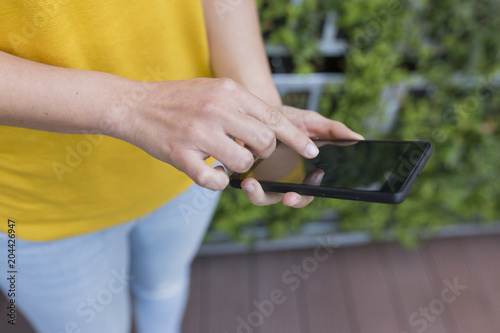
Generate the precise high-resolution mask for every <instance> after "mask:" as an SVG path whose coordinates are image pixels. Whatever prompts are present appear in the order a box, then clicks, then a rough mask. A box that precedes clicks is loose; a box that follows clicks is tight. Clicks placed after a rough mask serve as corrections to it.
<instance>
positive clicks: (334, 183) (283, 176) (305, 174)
mask: <svg viewBox="0 0 500 333" xmlns="http://www.w3.org/2000/svg"><path fill="white" fill-rule="evenodd" d="M314 142H315V144H316V145H317V146H318V148H319V154H318V156H316V157H315V158H313V159H306V158H303V157H302V156H300V155H299V154H297V153H296V152H295V151H293V150H292V149H291V148H290V147H288V146H286V145H285V144H283V143H278V145H277V147H276V150H275V151H274V152H273V154H272V155H271V156H270V157H269V158H266V159H260V158H257V159H256V160H255V163H254V165H253V166H252V168H251V169H250V170H249V171H248V172H246V173H233V174H231V176H230V184H231V186H233V187H236V188H241V182H242V181H243V180H244V179H246V178H255V179H257V180H258V181H259V182H260V184H261V185H262V188H263V189H264V191H269V192H281V193H286V192H297V193H299V194H303V195H310V196H315V197H327V198H336V199H345V200H357V201H366V202H378V203H388V204H398V203H401V202H403V201H404V200H405V198H406V197H407V195H408V193H409V192H410V189H411V187H412V186H413V183H415V181H416V179H417V177H418V176H419V174H420V172H421V171H422V169H423V168H424V166H425V164H426V163H427V161H428V160H429V158H430V156H431V154H432V145H431V144H430V143H428V142H425V141H377V140H360V141H357V140H315V141H314Z"/></svg>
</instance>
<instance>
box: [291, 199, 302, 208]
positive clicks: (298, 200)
mask: <svg viewBox="0 0 500 333" xmlns="http://www.w3.org/2000/svg"><path fill="white" fill-rule="evenodd" d="M299 202H300V198H297V200H295V202H294V203H293V204H292V205H290V207H293V206H295V205H298V204H299Z"/></svg>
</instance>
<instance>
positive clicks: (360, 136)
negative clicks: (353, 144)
mask: <svg viewBox="0 0 500 333" xmlns="http://www.w3.org/2000/svg"><path fill="white" fill-rule="evenodd" d="M351 137H352V138H353V139H354V140H364V139H365V138H364V137H363V136H362V135H361V134H359V133H356V132H354V131H351Z"/></svg>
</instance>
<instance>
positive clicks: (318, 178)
mask: <svg viewBox="0 0 500 333" xmlns="http://www.w3.org/2000/svg"><path fill="white" fill-rule="evenodd" d="M324 176H325V173H324V172H321V173H318V174H317V175H315V176H314V179H313V183H314V184H315V185H320V184H321V181H322V180H323V177H324Z"/></svg>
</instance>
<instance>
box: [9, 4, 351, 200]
mask: <svg viewBox="0 0 500 333" xmlns="http://www.w3.org/2000/svg"><path fill="white" fill-rule="evenodd" d="M203 4H204V12H205V19H206V24H207V34H208V39H209V44H210V53H211V64H212V70H213V73H214V75H215V76H216V77H219V78H214V79H211V78H200V79H191V80H181V81H162V82H140V81H135V80H129V79H125V78H122V77H119V76H115V75H111V74H106V73H100V72H94V71H83V70H74V69H66V68H59V67H54V66H49V65H45V64H40V63H36V62H33V61H29V60H25V59H21V58H19V57H15V56H13V55H10V54H7V53H5V52H1V51H0V73H1V75H0V125H7V126H16V127H24V128H31V129H38V130H44V131H51V132H58V133H82V132H84V131H87V132H92V133H96V132H100V133H102V134H104V135H108V136H111V137H115V138H118V139H121V140H124V141H126V142H129V143H131V144H133V145H136V146H137V147H139V148H141V149H143V150H144V151H146V152H147V153H149V154H150V155H152V156H153V157H155V158H157V159H159V160H161V161H164V162H166V163H169V164H171V165H173V166H174V167H176V168H177V169H179V170H181V171H182V172H185V173H186V174H187V175H188V176H189V177H190V178H191V179H193V180H194V181H195V182H196V183H197V184H199V185H201V186H204V187H207V188H209V189H212V190H222V189H223V188H225V187H226V186H227V184H228V177H227V175H226V173H225V172H224V170H223V169H222V168H221V167H218V168H215V169H214V168H211V167H210V166H208V165H207V164H206V163H205V162H204V160H205V159H206V158H207V157H208V156H214V157H215V158H217V159H218V160H219V161H221V162H222V163H223V164H224V165H226V166H227V167H229V168H230V169H232V170H235V171H238V172H245V171H247V170H248V169H249V168H250V167H251V165H252V163H253V154H256V155H258V156H259V157H262V158H265V157H268V156H269V155H270V154H271V153H272V152H273V151H274V149H275V146H276V139H279V140H281V141H283V142H284V143H286V144H287V145H289V146H290V147H292V148H293V149H294V150H295V151H297V152H298V153H299V154H301V155H302V156H304V157H307V158H311V157H314V156H315V155H316V154H317V149H316V148H315V146H314V144H313V143H312V141H311V139H310V138H314V137H322V138H345V139H360V138H361V137H360V136H359V134H356V133H354V132H352V131H351V130H350V129H348V128H347V127H346V126H345V125H343V124H341V123H339V122H335V121H332V120H328V119H326V118H324V117H322V116H320V115H318V114H317V113H315V112H312V111H303V110H298V109H295V108H292V107H287V106H283V105H282V104H281V100H280V98H279V95H278V93H277V91H276V87H275V86H274V84H273V82H272V78H271V74H270V70H269V66H268V64H267V59H266V56H265V51H264V48H263V45H262V40H261V37H260V32H259V28H258V17H257V10H256V8H255V3H254V2H253V1H242V2H241V4H240V5H239V6H237V7H236V8H235V9H234V10H233V11H232V12H229V13H226V14H227V15H226V16H225V17H224V19H221V17H220V16H219V15H218V14H217V12H216V11H215V7H214V6H213V2H212V1H211V0H204V2H203ZM137 90H140V91H145V92H146V96H145V98H144V99H143V100H142V101H141V103H133V104H132V105H128V106H127V107H124V105H126V101H127V97H129V96H130V95H131V94H132V92H134V91H137ZM232 137H234V138H236V139H237V140H236V141H233V140H232V139H231V138H232ZM238 143H240V144H238ZM243 187H244V190H245V193H246V194H247V197H248V198H249V200H250V201H251V202H252V203H254V204H256V205H268V204H273V203H277V202H280V201H283V204H285V205H288V206H293V207H297V208H298V207H303V206H305V205H307V203H309V202H310V201H311V199H312V198H308V197H301V196H300V195H299V194H297V193H286V194H284V195H283V194H278V193H265V192H264V191H263V190H262V188H261V186H260V184H259V183H258V182H257V181H256V180H255V179H247V180H245V182H244V184H243Z"/></svg>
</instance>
